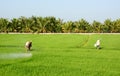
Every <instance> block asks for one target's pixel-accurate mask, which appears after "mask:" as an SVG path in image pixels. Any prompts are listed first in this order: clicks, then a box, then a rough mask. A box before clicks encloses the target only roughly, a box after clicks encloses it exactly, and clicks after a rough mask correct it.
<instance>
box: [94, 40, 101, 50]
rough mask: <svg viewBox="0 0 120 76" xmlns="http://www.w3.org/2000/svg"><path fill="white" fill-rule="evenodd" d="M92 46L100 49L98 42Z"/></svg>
mask: <svg viewBox="0 0 120 76" xmlns="http://www.w3.org/2000/svg"><path fill="white" fill-rule="evenodd" d="M94 46H95V47H96V48H97V49H100V40H97V41H96V43H95V44H94Z"/></svg>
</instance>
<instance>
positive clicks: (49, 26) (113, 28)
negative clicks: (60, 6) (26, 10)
mask: <svg viewBox="0 0 120 76" xmlns="http://www.w3.org/2000/svg"><path fill="white" fill-rule="evenodd" d="M0 32H5V33H8V32H19V33H120V19H117V20H114V21H112V20H110V19H106V20H105V21H104V23H100V22H98V21H93V22H92V23H89V22H87V21H86V20H84V19H81V20H78V21H67V22H63V20H61V19H56V18H55V17H35V16H32V17H29V18H26V17H23V16H22V17H20V18H13V19H11V20H8V19H5V18H0Z"/></svg>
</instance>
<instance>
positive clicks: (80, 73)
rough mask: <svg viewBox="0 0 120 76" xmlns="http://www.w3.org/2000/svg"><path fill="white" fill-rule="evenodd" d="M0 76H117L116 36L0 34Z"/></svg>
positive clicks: (119, 48)
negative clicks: (97, 44)
mask: <svg viewBox="0 0 120 76" xmlns="http://www.w3.org/2000/svg"><path fill="white" fill-rule="evenodd" d="M97 39H100V41H101V49H99V50H98V49H96V48H95V47H94V44H95V42H96V40H97ZM26 41H32V43H33V46H32V49H31V51H30V52H26V49H25V47H24V45H25V42H26ZM0 76H120V34H0Z"/></svg>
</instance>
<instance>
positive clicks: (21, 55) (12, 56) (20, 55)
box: [0, 53, 32, 59]
mask: <svg viewBox="0 0 120 76" xmlns="http://www.w3.org/2000/svg"><path fill="white" fill-rule="evenodd" d="M27 57H32V53H3V54H0V59H16V58H27Z"/></svg>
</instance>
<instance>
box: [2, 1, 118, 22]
mask: <svg viewBox="0 0 120 76" xmlns="http://www.w3.org/2000/svg"><path fill="white" fill-rule="evenodd" d="M21 16H25V17H31V16H42V17H46V16H54V17H56V18H60V19H62V20H63V21H78V20H80V19H82V18H83V19H85V20H87V21H89V22H92V21H94V20H96V21H99V22H103V21H104V20H106V19H111V20H116V19H118V18H120V0H0V18H8V19H12V18H19V17H21Z"/></svg>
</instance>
